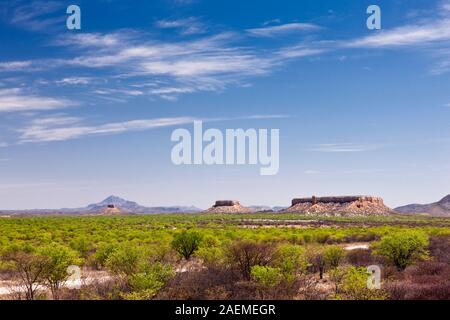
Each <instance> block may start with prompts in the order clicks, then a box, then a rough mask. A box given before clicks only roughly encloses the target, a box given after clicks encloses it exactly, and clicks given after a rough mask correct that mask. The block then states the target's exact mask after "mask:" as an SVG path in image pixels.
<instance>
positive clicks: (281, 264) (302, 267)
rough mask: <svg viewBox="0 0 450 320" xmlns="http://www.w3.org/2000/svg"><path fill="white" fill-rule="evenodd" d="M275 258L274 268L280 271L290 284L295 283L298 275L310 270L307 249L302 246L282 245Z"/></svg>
mask: <svg viewBox="0 0 450 320" xmlns="http://www.w3.org/2000/svg"><path fill="white" fill-rule="evenodd" d="M274 256H275V257H274V263H273V264H274V266H276V267H277V268H279V269H280V271H281V273H282V274H283V276H284V277H285V279H286V280H287V281H288V282H291V281H293V280H294V279H295V277H296V275H297V274H298V273H300V274H301V273H305V272H306V270H307V268H308V259H307V257H306V252H305V248H303V247H301V246H297V245H291V244H284V245H281V246H280V247H279V248H278V250H277V251H276V252H275V255H274Z"/></svg>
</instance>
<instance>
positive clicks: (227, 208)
mask: <svg viewBox="0 0 450 320" xmlns="http://www.w3.org/2000/svg"><path fill="white" fill-rule="evenodd" d="M204 212H205V213H251V212H253V210H252V209H250V208H246V207H244V206H242V205H241V203H240V202H239V201H236V200H218V201H216V203H215V204H214V205H213V206H212V207H211V208H209V209H207V210H205V211H204Z"/></svg>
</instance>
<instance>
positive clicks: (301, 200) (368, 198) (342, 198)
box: [292, 196, 383, 206]
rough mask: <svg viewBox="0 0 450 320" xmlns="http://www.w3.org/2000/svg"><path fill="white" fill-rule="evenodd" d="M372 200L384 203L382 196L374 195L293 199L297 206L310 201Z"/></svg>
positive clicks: (340, 202) (346, 201)
mask: <svg viewBox="0 0 450 320" xmlns="http://www.w3.org/2000/svg"><path fill="white" fill-rule="evenodd" d="M356 201H359V202H372V203H377V204H383V199H382V198H380V197H373V196H341V197H316V196H312V197H311V198H296V199H293V200H292V205H293V206H295V205H296V204H299V203H310V204H313V205H314V204H318V203H339V204H345V203H351V202H356Z"/></svg>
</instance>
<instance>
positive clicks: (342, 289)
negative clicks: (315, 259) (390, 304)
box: [330, 266, 387, 300]
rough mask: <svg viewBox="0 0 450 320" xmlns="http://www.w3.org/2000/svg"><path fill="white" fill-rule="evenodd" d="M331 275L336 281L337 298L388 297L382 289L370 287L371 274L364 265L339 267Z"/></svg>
mask: <svg viewBox="0 0 450 320" xmlns="http://www.w3.org/2000/svg"><path fill="white" fill-rule="evenodd" d="M330 277H331V279H332V280H333V281H335V285H336V296H335V298H336V299H339V300H340V299H343V300H383V299H386V298H387V295H386V293H385V292H384V291H383V290H381V289H369V288H368V286H367V280H368V279H369V274H368V273H367V269H366V268H363V267H353V266H351V267H338V268H335V269H334V270H333V271H332V272H331V273H330Z"/></svg>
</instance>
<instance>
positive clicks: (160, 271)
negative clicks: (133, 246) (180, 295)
mask: <svg viewBox="0 0 450 320" xmlns="http://www.w3.org/2000/svg"><path fill="white" fill-rule="evenodd" d="M173 275H174V273H173V270H172V268H171V267H170V266H169V265H165V264H161V263H155V264H147V265H145V266H143V267H142V269H141V270H139V272H138V273H136V274H133V275H132V276H131V278H130V282H129V284H130V287H131V290H132V292H129V293H126V294H124V295H123V297H124V298H125V299H127V300H149V299H152V298H153V297H154V296H155V295H156V294H157V293H158V291H159V290H161V288H162V287H164V285H165V284H166V283H167V281H168V280H169V279H170V278H172V277H173Z"/></svg>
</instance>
